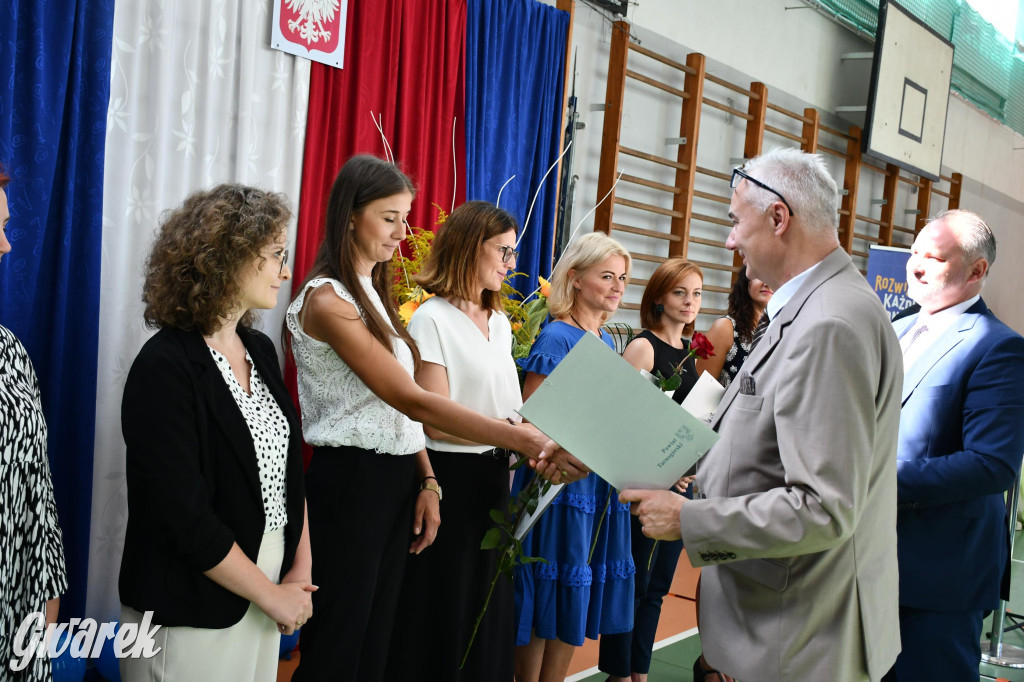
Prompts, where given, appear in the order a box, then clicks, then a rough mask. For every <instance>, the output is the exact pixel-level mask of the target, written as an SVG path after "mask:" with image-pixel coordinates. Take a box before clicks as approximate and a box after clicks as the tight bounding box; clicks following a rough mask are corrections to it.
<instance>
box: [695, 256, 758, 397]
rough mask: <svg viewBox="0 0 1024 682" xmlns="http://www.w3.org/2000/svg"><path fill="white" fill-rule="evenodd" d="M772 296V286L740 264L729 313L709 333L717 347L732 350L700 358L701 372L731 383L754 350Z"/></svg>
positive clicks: (713, 345)
mask: <svg viewBox="0 0 1024 682" xmlns="http://www.w3.org/2000/svg"><path fill="white" fill-rule="evenodd" d="M771 297H772V289H771V287H769V286H768V285H767V284H765V283H764V282H762V281H761V280H759V279H750V278H749V277H747V266H746V265H744V266H743V267H741V268H740V270H739V272H738V273H736V281H735V282H733V285H732V291H730V292H729V314H728V315H726V316H725V317H720V318H718V319H717V320H715V321H714V322H713V323H712V324H711V329H709V330H708V333H707V337H708V341H710V342H711V346H712V347H713V348H726V347H728V348H729V352H728V353H716V354H715V355H712V356H710V357H708V359H707V360H701V359H698V360H697V372H698V374H700V373H703V372H708V373H710V374H711V376H713V377H715V378H716V379H718V382H719V383H720V384H722V385H723V386H725V387H726V388H728V387H729V384H731V383H732V380H733V379H735V378H736V375H737V374H739V372H740V367H741V366H742V365H743V361H744V360H746V359H747V354H748V353H750V346H751V344H752V343H753V342H754V330H755V329H757V323H758V322H760V321H761V315H763V314H764V309H765V306H767V305H768V300H769V299H770V298H771Z"/></svg>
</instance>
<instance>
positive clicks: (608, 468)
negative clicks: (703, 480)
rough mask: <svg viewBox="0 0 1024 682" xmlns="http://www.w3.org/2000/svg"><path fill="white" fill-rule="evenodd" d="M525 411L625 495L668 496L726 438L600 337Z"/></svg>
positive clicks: (587, 340)
mask: <svg viewBox="0 0 1024 682" xmlns="http://www.w3.org/2000/svg"><path fill="white" fill-rule="evenodd" d="M519 413H520V414H522V415H523V417H524V418H525V419H527V420H529V421H530V422H532V423H533V424H534V425H535V426H536V427H537V428H538V429H540V430H541V431H543V432H544V433H545V434H546V435H547V436H548V437H549V438H551V439H552V440H554V441H555V442H557V443H558V444H559V445H561V446H562V447H563V448H565V449H566V450H568V451H569V452H571V453H572V454H573V455H575V456H576V457H577V458H578V459H580V461H582V462H583V463H584V464H586V465H587V466H588V467H589V468H590V469H591V471H593V472H595V473H596V474H598V475H599V476H600V477H601V478H603V479H605V480H606V481H608V482H609V483H611V484H612V485H613V486H614V487H616V488H618V489H619V490H624V489H626V488H644V489H652V490H653V489H657V490H664V489H667V488H669V487H670V486H671V485H672V484H673V483H675V482H676V481H677V480H678V479H679V477H680V476H682V475H683V474H684V473H686V471H687V470H688V469H689V468H690V467H691V466H693V465H694V464H695V463H696V462H697V460H698V459H700V458H701V456H702V455H703V454H704V453H705V452H707V451H708V450H709V449H710V448H711V446H712V445H714V444H715V442H716V441H717V440H718V434H717V433H715V432H714V431H712V430H711V427H709V426H708V425H707V424H706V423H704V422H703V421H701V420H700V419H697V418H696V417H694V416H692V415H691V414H689V413H688V412H687V411H686V410H684V409H683V408H682V407H680V406H679V405H677V404H676V403H675V402H673V400H672V399H671V398H670V397H669V396H667V395H665V394H664V393H663V392H662V391H661V390H659V389H658V387H657V386H655V385H654V384H652V383H651V382H650V381H648V380H647V379H645V378H644V377H642V376H641V375H640V373H639V372H638V371H637V370H635V369H634V368H633V367H632V366H631V365H630V364H629V363H628V362H626V361H625V360H623V359H622V358H621V357H619V355H618V353H616V352H615V351H613V350H612V349H611V348H609V347H608V346H607V345H605V344H604V342H603V341H601V340H600V339H598V338H597V337H596V336H594V335H593V334H585V335H584V336H583V338H582V339H580V340H579V342H578V343H577V344H576V347H575V348H573V349H572V351H570V352H569V354H568V355H567V356H565V359H563V360H562V361H561V362H560V363H559V364H558V367H556V368H555V369H554V371H553V372H551V374H549V375H548V376H547V378H546V379H544V381H543V383H541V385H540V387H539V388H538V389H537V390H536V391H535V392H534V394H533V395H531V396H530V399H529V400H527V401H526V403H525V404H524V405H523V407H522V409H521V410H519Z"/></svg>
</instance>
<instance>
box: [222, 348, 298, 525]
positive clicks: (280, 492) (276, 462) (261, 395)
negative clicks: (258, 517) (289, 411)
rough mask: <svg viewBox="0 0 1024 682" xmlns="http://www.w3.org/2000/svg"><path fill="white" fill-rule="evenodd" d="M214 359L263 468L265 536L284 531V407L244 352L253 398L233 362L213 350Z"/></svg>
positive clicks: (286, 434)
mask: <svg viewBox="0 0 1024 682" xmlns="http://www.w3.org/2000/svg"><path fill="white" fill-rule="evenodd" d="M210 353H211V354H212V355H213V359H214V360H215V361H216V362H217V368H218V369H220V373H221V376H223V377H224V381H225V383H227V385H228V388H229V389H231V395H232V396H234V398H235V403H237V405H238V409H239V410H241V411H242V416H243V417H245V423H246V424H248V426H249V433H251V434H252V444H253V446H254V447H255V448H256V462H257V463H258V464H259V469H260V488H261V491H262V494H263V510H264V513H265V514H266V519H267V525H266V527H265V528H264V532H265V533H269V532H270V531H273V530H277V529H279V528H284V527H285V525H286V524H287V523H288V514H287V509H286V507H285V483H286V480H285V464H286V462H287V459H288V436H289V427H288V420H287V419H285V416H284V412H282V411H281V406H280V405H278V404H277V401H276V400H274V396H273V394H272V393H271V392H270V389H269V388H267V385H266V384H265V383H263V378H262V377H260V375H259V372H257V371H256V366H255V365H254V364H253V362H252V358H250V357H249V352H248V351H246V353H245V360H246V362H248V363H249V368H250V375H249V388H250V389H251V391H252V393H251V395H250V394H249V393H246V392H245V389H244V388H242V385H241V384H239V383H238V379H236V378H235V373H234V372H232V371H231V363H229V362H228V359H227V358H226V357H224V356H223V355H222V354H221V353H219V352H217V351H216V350H214V349H213V348H210Z"/></svg>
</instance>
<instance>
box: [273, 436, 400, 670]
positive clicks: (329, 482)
mask: <svg viewBox="0 0 1024 682" xmlns="http://www.w3.org/2000/svg"><path fill="white" fill-rule="evenodd" d="M415 478H416V461H415V458H413V457H410V456H393V455H386V454H379V453H376V452H372V451H369V450H363V449H361V448H353V447H338V448H333V447H318V448H315V449H314V451H313V461H312V462H310V465H309V469H308V470H307V472H306V503H307V505H308V509H309V539H310V545H311V549H312V552H313V584H314V585H318V586H319V587H320V589H319V590H317V591H316V592H314V593H313V617H312V618H310V619H309V622H307V623H306V624H305V625H303V626H302V634H301V635H300V637H299V646H300V651H301V654H302V655H301V657H300V659H299V667H298V669H297V670H296V671H295V675H294V676H293V678H292V679H293V680H295V681H296V682H309V681H311V680H330V681H331V682H343V681H348V680H351V681H352V682H356V681H358V682H377V681H378V680H381V679H383V677H384V668H385V665H386V663H387V657H388V645H389V642H390V640H391V629H392V626H393V624H394V619H395V609H396V606H397V603H398V591H399V588H400V587H401V584H402V576H403V574H404V572H405V562H406V557H407V556H408V553H409V544H410V543H411V542H412V537H413V535H412V520H413V519H412V517H413V508H414V507H413V505H414V488H415Z"/></svg>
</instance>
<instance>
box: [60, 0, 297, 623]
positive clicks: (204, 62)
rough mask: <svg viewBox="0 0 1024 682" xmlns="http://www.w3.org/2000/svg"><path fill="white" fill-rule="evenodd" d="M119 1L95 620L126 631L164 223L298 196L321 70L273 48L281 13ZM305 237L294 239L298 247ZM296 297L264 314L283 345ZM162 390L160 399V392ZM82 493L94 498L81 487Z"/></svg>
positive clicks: (188, 2) (254, 2)
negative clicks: (125, 405)
mask: <svg viewBox="0 0 1024 682" xmlns="http://www.w3.org/2000/svg"><path fill="white" fill-rule="evenodd" d="M196 6H197V5H196V3H194V2H192V0H163V1H162V2H159V3H154V2H151V1H150V0H118V2H117V10H116V12H115V13H114V39H113V59H112V61H111V62H108V63H107V64H105V65H104V68H105V71H106V78H107V79H108V80H109V81H110V83H111V85H110V109H109V115H108V116H107V120H106V124H107V147H106V152H105V154H106V160H107V177H106V182H105V183H104V188H103V272H102V278H101V281H100V291H101V300H102V305H101V308H100V321H101V326H100V349H99V355H98V358H95V359H94V362H95V364H96V374H97V382H98V391H97V396H98V398H97V404H96V440H95V443H96V445H95V452H96V458H95V475H94V476H93V478H92V479H91V482H92V489H93V505H92V525H91V530H92V543H91V546H90V556H89V595H88V603H87V605H86V606H87V612H88V614H89V615H90V616H91V617H96V618H99V619H102V620H116V619H118V617H119V615H118V614H119V609H118V604H119V600H118V596H117V576H118V571H119V569H120V562H121V548H122V547H123V544H124V531H125V523H126V522H127V494H126V487H125V471H124V469H125V446H124V439H123V438H122V436H121V395H122V392H123V389H124V381H125V378H126V377H127V374H128V369H129V368H130V367H131V365H132V362H133V361H134V360H135V356H136V354H137V353H138V352H139V349H140V348H141V347H142V345H143V344H144V343H145V342H146V340H147V339H148V338H149V337H150V335H151V334H152V333H153V330H152V329H147V328H146V326H145V324H144V323H143V319H142V310H143V306H142V283H143V269H144V264H145V261H146V257H147V255H148V253H149V249H150V245H151V244H152V241H153V238H154V236H155V235H156V230H157V226H158V224H159V220H160V215H161V213H163V212H164V211H165V210H167V209H171V208H174V207H175V206H178V205H180V204H181V203H182V201H183V200H184V199H185V197H186V196H187V195H188V194H190V193H191V192H194V191H196V190H198V189H201V188H209V187H213V186H214V185H216V184H218V183H221V182H239V183H243V184H247V185H255V186H257V187H260V188H263V189H268V190H273V191H277V192H284V193H285V194H286V195H287V196H288V198H289V200H290V203H291V205H292V207H293V209H294V208H295V204H296V200H297V198H298V194H299V172H300V169H301V167H302V148H303V136H304V134H305V129H306V103H307V101H308V100H309V95H308V87H309V62H308V61H307V60H305V59H299V58H297V57H293V56H292V55H289V54H285V53H283V52H279V51H277V50H272V49H270V47H269V46H268V45H267V34H268V25H269V22H270V19H271V17H272V14H273V13H272V2H271V0H209V2H206V3H203V11H202V12H197V11H196ZM293 236H294V223H293V224H292V225H289V239H291V238H292V237H293ZM287 298H288V294H287V292H284V291H283V292H282V293H281V295H280V297H279V301H278V306H277V308H275V309H274V310H268V311H264V312H263V313H262V314H261V319H262V327H263V329H264V331H266V332H267V334H268V335H269V336H270V338H271V339H278V338H279V337H280V329H281V322H282V320H283V319H284V307H285V306H286V305H287V302H288V301H287ZM154 390H159V389H158V388H157V387H154ZM80 485H83V486H88V483H87V482H86V481H85V480H83V481H82V482H81V483H80Z"/></svg>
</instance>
